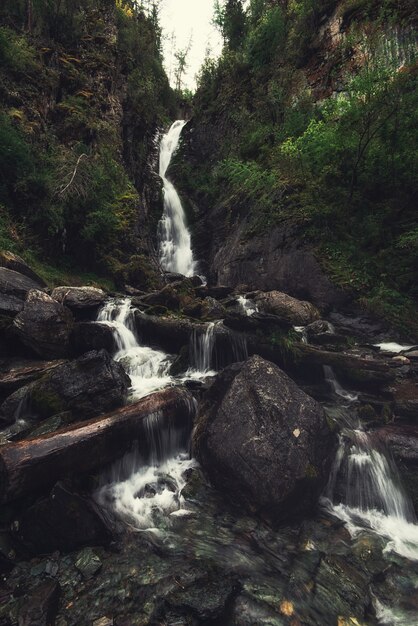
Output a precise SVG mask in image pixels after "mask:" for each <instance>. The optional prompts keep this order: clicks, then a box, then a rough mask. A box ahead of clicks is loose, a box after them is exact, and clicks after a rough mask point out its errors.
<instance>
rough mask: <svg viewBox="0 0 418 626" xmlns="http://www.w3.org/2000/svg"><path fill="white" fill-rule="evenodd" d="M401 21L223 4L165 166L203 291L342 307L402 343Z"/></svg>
mask: <svg viewBox="0 0 418 626" xmlns="http://www.w3.org/2000/svg"><path fill="white" fill-rule="evenodd" d="M414 15H415V14H414V11H413V4H412V3H411V2H409V1H402V2H391V1H388V2H385V3H383V5H382V3H377V2H374V1H373V0H342V1H338V2H337V1H335V0H322V1H321V2H311V1H310V0H297V1H296V0H294V1H292V2H272V1H268V0H252V1H251V2H250V3H249V5H248V8H247V9H246V10H245V11H244V9H243V8H242V4H241V3H240V2H238V0H236V1H235V0H234V1H231V2H227V3H226V8H225V9H224V11H223V12H221V14H220V15H219V16H218V21H219V25H220V27H221V29H222V31H223V33H224V37H225V47H224V52H223V54H222V57H221V58H220V60H219V62H217V63H214V62H212V61H209V60H208V61H207V63H206V64H205V66H204V67H203V68H202V72H201V76H200V82H199V88H198V91H197V94H196V96H195V101H194V116H193V119H192V121H191V123H190V124H189V125H188V127H187V128H188V130H187V131H186V141H185V143H184V146H183V150H182V152H180V153H179V154H178V157H177V166H176V167H177V170H176V182H177V183H179V184H180V186H181V187H182V192H183V195H184V197H185V198H186V199H188V200H189V202H188V204H189V217H190V220H191V222H192V223H193V224H194V226H193V228H194V239H195V246H196V248H197V250H198V253H199V256H200V258H203V259H207V260H208V261H207V264H206V267H204V268H203V269H204V271H206V272H207V274H208V275H209V277H210V279H211V280H212V281H213V282H218V283H224V284H232V285H238V284H241V285H246V286H247V288H248V290H251V289H256V288H259V289H281V290H283V291H286V292H288V293H290V294H292V295H294V296H297V297H302V298H307V299H309V300H312V301H313V302H315V303H316V304H317V305H319V306H320V307H321V308H322V309H329V308H332V307H336V306H337V307H338V306H339V305H340V304H342V303H344V306H345V307H347V303H353V302H354V303H355V304H356V306H358V305H360V306H361V308H362V309H363V310H367V311H371V312H373V313H374V314H377V315H379V316H380V317H383V318H384V319H386V320H388V321H389V322H391V323H392V324H394V325H395V326H397V327H398V328H399V329H400V330H401V332H402V333H404V334H405V335H409V336H411V337H414V338H415V339H416V338H417V336H418V326H417V323H416V302H417V297H418V292H417V281H416V276H417V270H418V238H417V233H418V230H417V220H416V211H415V202H414V196H415V197H416V192H417V179H416V171H417V168H416V146H417V137H416V123H415V122H414V119H415V116H416V110H417V90H416V76H417V72H416V69H417V66H416V45H415V41H416V29H415V28H414V26H415V21H414V20H415V17H414Z"/></svg>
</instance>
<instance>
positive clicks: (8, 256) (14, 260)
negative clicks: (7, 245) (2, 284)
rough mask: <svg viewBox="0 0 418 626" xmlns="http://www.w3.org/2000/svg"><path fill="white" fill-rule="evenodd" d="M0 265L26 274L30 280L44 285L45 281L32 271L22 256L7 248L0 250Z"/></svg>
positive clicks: (41, 285)
mask: <svg viewBox="0 0 418 626" xmlns="http://www.w3.org/2000/svg"><path fill="white" fill-rule="evenodd" d="M0 267H5V268H7V269H9V270H13V271H15V272H18V273H19V274H23V276H27V277H28V278H30V279H31V280H33V281H35V283H37V284H38V286H40V287H46V283H45V281H44V280H43V279H42V278H41V277H40V276H39V275H38V274H37V273H36V272H34V271H33V269H32V268H31V267H29V265H28V264H27V263H26V261H24V260H23V259H22V257H20V256H18V255H17V254H14V252H9V251H8V250H2V251H1V252H0Z"/></svg>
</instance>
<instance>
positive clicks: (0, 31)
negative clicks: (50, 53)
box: [0, 26, 37, 73]
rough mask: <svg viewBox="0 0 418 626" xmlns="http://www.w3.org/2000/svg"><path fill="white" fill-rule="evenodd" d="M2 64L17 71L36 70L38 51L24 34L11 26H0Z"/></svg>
mask: <svg viewBox="0 0 418 626" xmlns="http://www.w3.org/2000/svg"><path fill="white" fill-rule="evenodd" d="M0 64H2V65H3V66H4V67H6V68H8V69H9V70H11V71H13V72H16V73H23V72H30V71H33V70H36V68H37V61H36V53H35V50H34V48H33V47H32V46H30V45H29V43H28V41H27V40H26V39H25V37H23V36H19V35H17V34H16V33H15V32H14V31H13V30H12V29H11V28H7V27H6V26H3V27H0Z"/></svg>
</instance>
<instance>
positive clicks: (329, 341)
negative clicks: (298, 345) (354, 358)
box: [305, 320, 347, 346]
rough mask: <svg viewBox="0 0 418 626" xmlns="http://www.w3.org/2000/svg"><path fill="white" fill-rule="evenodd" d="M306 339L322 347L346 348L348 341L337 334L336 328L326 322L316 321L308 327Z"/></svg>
mask: <svg viewBox="0 0 418 626" xmlns="http://www.w3.org/2000/svg"><path fill="white" fill-rule="evenodd" d="M305 331H306V337H307V339H308V342H309V343H314V344H317V345H320V346H345V345H346V344H347V339H346V337H344V336H343V335H340V334H337V333H336V332H335V330H334V327H333V326H332V324H331V323H330V322H327V321H326V320H316V321H315V322H312V323H311V324H308V326H306V329H305Z"/></svg>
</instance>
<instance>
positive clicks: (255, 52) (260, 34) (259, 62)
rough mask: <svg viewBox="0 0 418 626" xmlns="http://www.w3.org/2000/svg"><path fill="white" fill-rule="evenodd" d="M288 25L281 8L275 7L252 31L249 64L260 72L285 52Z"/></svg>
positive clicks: (248, 47)
mask: <svg viewBox="0 0 418 626" xmlns="http://www.w3.org/2000/svg"><path fill="white" fill-rule="evenodd" d="M285 35H286V25H285V17H284V13H283V10H282V8H281V7H279V6H277V7H273V8H272V9H271V10H270V11H267V12H266V13H265V14H264V15H263V16H262V17H261V18H260V19H259V21H258V23H257V24H256V26H255V27H254V28H253V29H252V30H251V31H250V34H249V36H248V40H247V54H248V58H249V63H250V65H251V66H252V67H254V68H255V69H258V70H260V69H261V68H263V67H264V66H266V65H267V64H269V63H271V62H272V61H273V60H274V59H275V58H276V56H277V55H278V54H279V53H280V52H281V51H282V50H283V46H284V44H285Z"/></svg>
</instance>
